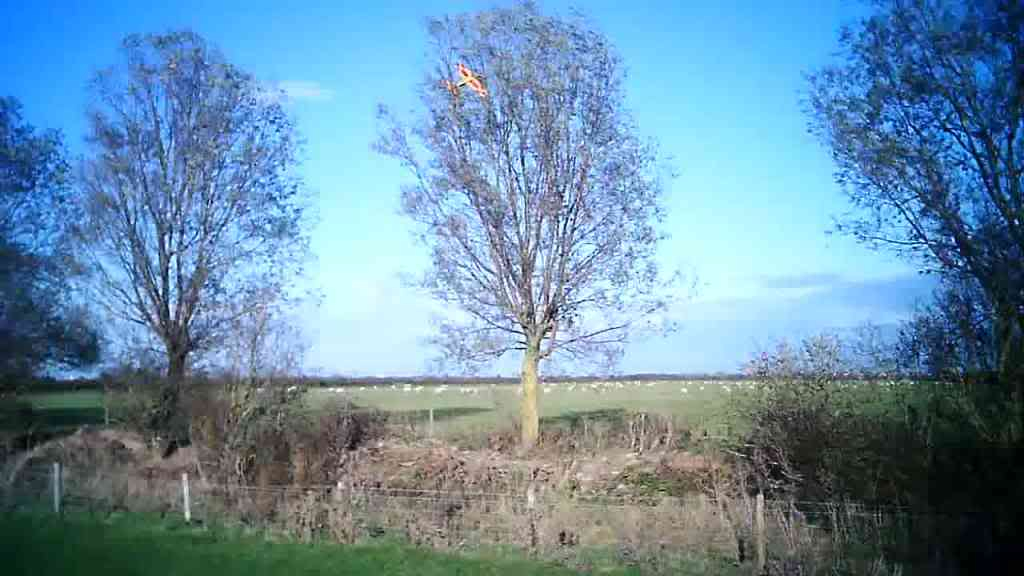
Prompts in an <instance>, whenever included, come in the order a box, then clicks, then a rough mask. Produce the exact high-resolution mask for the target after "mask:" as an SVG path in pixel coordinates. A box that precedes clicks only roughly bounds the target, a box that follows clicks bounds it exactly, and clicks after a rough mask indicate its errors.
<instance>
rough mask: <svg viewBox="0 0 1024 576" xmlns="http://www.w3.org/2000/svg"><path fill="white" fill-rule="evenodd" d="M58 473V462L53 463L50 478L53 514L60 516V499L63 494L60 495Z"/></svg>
mask: <svg viewBox="0 0 1024 576" xmlns="http://www.w3.org/2000/svg"><path fill="white" fill-rule="evenodd" d="M60 472H61V470H60V462H54V463H53V471H52V472H51V474H50V478H51V483H52V485H53V513H54V514H57V515H59V514H60V509H61V506H60V505H61V498H62V497H63V494H61V492H62V489H63V487H62V486H61V484H62V482H61V477H60Z"/></svg>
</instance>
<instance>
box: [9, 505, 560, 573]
mask: <svg viewBox="0 0 1024 576" xmlns="http://www.w3.org/2000/svg"><path fill="white" fill-rule="evenodd" d="M0 557H3V558H4V559H5V561H4V564H5V566H4V570H3V573H4V574H6V575H8V576H22V575H26V576H27V575H33V576H36V575H38V576H48V575H54V576H56V575H61V576H68V575H72V576H73V575H82V576H92V575H96V576H101V575H102V576H118V575H122V574H132V575H135V574H138V575H143V574H145V575H147V576H171V575H182V576H185V575H187V576H204V575H207V574H209V575H216V576H235V575H238V576H243V575H244V576H254V575H260V576H274V575H276V574H281V575H288V576H297V575H302V574H338V575H341V574H374V575H377V574H380V575H391V576H405V575H410V576H411V575H414V574H415V575H425V576H431V575H438V576H440V575H442V574H444V575H452V574H455V575H458V574H462V575H470V574H481V575H494V576H498V575H504V574H508V575H510V576H511V575H513V574H516V575H519V574H525V575H536V576H569V575H571V574H574V573H573V572H571V571H569V570H567V569H565V568H561V567H556V566H550V565H547V564H541V563H537V562H532V561H529V560H525V559H514V558H501V559H487V558H467V557H456V556H451V555H446V554H441V553H437V552H432V551H429V550H423V549H417V548H411V547H406V546H400V545H396V544H380V545H356V546H340V545H334V544H316V545H309V544H301V543H296V542H269V541H267V540H265V539H262V538H258V537H255V536H252V535H244V534H242V533H240V532H238V531H232V530H228V529H212V530H207V529H200V528H194V527H189V526H186V525H184V524H181V523H180V522H171V521H167V520H159V519H156V518H154V517H150V516H139V515H121V516H112V517H110V518H108V519H105V520H100V519H98V518H93V517H89V516H84V515H83V516H69V517H66V518H65V519H64V520H63V521H62V520H59V519H57V518H54V517H47V516H41V515H30V514H7V515H4V516H0Z"/></svg>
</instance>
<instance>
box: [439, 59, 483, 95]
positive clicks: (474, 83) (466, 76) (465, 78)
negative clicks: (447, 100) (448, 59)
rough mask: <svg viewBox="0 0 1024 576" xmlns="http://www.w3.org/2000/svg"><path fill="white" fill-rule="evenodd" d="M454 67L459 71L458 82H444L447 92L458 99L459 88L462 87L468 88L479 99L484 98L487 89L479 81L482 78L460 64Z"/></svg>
mask: <svg viewBox="0 0 1024 576" xmlns="http://www.w3.org/2000/svg"><path fill="white" fill-rule="evenodd" d="M456 67H457V69H458V71H459V80H458V81H457V82H452V81H451V80H445V81H444V87H445V88H447V89H448V91H449V92H451V93H452V96H455V97H458V96H459V88H461V87H462V86H469V89H470V90H472V91H473V92H476V93H477V96H480V97H481V98H486V97H487V87H486V86H484V83H483V81H482V80H481V78H483V76H481V75H479V74H476V73H474V72H473V71H472V70H470V69H469V68H467V67H466V66H465V65H464V64H463V63H462V62H459V63H458V64H457V66H456Z"/></svg>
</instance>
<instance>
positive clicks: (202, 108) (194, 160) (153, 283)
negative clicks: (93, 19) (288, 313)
mask: <svg viewBox="0 0 1024 576" xmlns="http://www.w3.org/2000/svg"><path fill="white" fill-rule="evenodd" d="M122 56H123V59H122V61H121V63H120V64H119V65H118V66H116V67H113V68H110V69H107V70H104V71H101V72H100V73H98V74H97V75H96V77H95V80H94V81H93V82H92V85H91V86H92V89H93V93H94V95H95V104H94V106H93V107H92V109H91V110H90V112H89V122H90V142H91V144H92V153H91V155H90V157H89V158H88V160H87V161H86V162H85V164H84V166H83V170H82V178H81V184H82V187H83V197H82V203H81V206H80V214H79V216H78V217H79V221H78V222H77V225H76V235H77V239H78V240H79V242H80V244H81V255H80V256H81V259H82V261H83V264H84V266H85V267H86V269H87V270H88V271H89V272H91V274H92V280H94V282H93V284H92V286H93V287H94V288H95V289H96V294H97V297H98V298H99V300H100V302H102V303H104V304H105V305H106V306H107V308H108V309H109V311H110V312H111V313H113V314H114V315H116V316H117V317H119V318H122V319H124V320H127V321H129V322H130V323H132V324H134V325H137V326H141V327H143V328H144V329H145V330H148V331H150V332H151V333H152V334H153V335H155V336H156V337H157V338H158V339H159V340H160V341H161V343H162V344H163V346H164V347H165V349H166V352H167V354H168V361H169V373H170V375H171V376H172V377H175V376H180V375H181V374H183V372H184V370H185V367H186V361H187V359H188V357H189V355H190V354H191V353H194V352H199V351H203V350H204V349H207V348H209V346H210V345H211V344H213V343H214V342H216V341H217V340H218V338H220V337H221V336H222V335H223V333H224V331H225V330H226V329H228V328H229V327H230V326H231V324H232V321H233V320H234V319H236V318H237V317H238V316H239V315H240V314H243V313H245V311H246V310H247V309H248V308H249V307H251V306H253V305H257V304H258V305H261V306H263V305H266V302H267V301H268V300H273V299H276V298H279V297H280V296H281V295H282V293H283V292H284V291H285V289H286V288H287V286H288V285H289V283H290V282H292V281H293V280H294V279H295V275H296V274H297V272H298V271H300V269H301V266H302V265H303V264H304V255H305V254H306V250H307V243H308V242H307V238H308V236H307V230H308V228H307V227H306V223H307V221H306V218H305V215H306V209H307V203H306V201H305V200H306V199H305V197H304V196H303V189H302V187H301V183H300V182H299V181H298V179H297V178H296V177H295V176H294V173H293V168H294V166H295V165H296V162H297V159H296V152H297V147H298V144H299V143H298V140H297V135H296V131H295V127H294V125H293V123H292V122H291V120H290V119H289V118H288V116H287V114H286V112H285V110H284V109H283V108H282V106H281V102H280V98H279V97H278V96H277V95H275V94H271V93H269V92H267V91H266V90H265V89H264V88H262V87H261V85H260V84H258V83H257V82H256V81H255V80H254V79H253V78H252V77H251V76H249V75H248V74H246V73H244V72H242V71H240V70H238V69H237V68H235V67H234V66H232V65H231V64H229V63H227V62H226V61H225V60H224V58H223V57H222V56H221V54H220V53H219V52H217V51H216V50H215V49H214V48H212V47H211V46H209V45H208V44H207V43H206V42H204V41H203V39H202V38H200V37H199V36H197V35H195V34H193V33H189V32H181V33H173V34H169V35H162V36H130V37H128V38H127V39H126V40H125V41H124V45H123V50H122Z"/></svg>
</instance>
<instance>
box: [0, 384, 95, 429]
mask: <svg viewBox="0 0 1024 576" xmlns="http://www.w3.org/2000/svg"><path fill="white" fill-rule="evenodd" d="M103 422H104V409H103V392H100V391H93V390H75V391H70V392H44V393H39V394H20V395H18V397H17V399H16V400H13V401H6V402H4V403H3V404H2V405H0V429H4V430H8V429H35V430H50V431H56V430H64V429H74V428H77V427H78V426H82V425H83V424H102V423H103Z"/></svg>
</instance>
